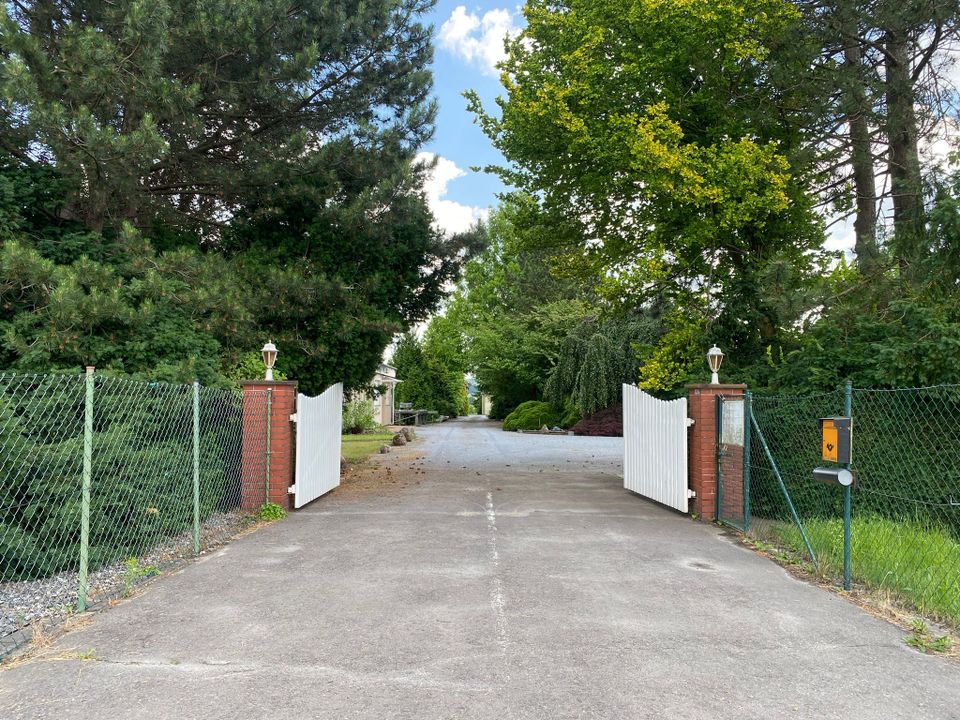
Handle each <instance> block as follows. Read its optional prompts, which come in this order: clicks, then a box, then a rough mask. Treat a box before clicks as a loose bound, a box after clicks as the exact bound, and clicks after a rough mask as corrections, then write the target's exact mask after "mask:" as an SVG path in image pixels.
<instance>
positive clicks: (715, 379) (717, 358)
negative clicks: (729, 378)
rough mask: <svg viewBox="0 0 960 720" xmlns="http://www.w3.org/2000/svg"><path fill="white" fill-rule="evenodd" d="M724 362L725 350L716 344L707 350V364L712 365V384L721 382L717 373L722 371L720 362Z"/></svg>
mask: <svg viewBox="0 0 960 720" xmlns="http://www.w3.org/2000/svg"><path fill="white" fill-rule="evenodd" d="M722 362H723V351H722V350H720V348H718V347H717V346H716V345H714V346H713V347H712V348H710V349H709V350H708V351H707V365H709V366H710V372H711V373H712V374H711V376H710V383H711V384H712V385H719V384H720V377H719V376H718V375H717V373H718V372H719V371H720V363H722Z"/></svg>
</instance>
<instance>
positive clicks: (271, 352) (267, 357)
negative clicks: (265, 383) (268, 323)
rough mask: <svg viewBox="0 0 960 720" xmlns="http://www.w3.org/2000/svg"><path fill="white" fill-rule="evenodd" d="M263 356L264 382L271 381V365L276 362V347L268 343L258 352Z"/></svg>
mask: <svg viewBox="0 0 960 720" xmlns="http://www.w3.org/2000/svg"><path fill="white" fill-rule="evenodd" d="M260 354H261V355H262V356H263V364H264V365H266V366H267V375H266V377H265V378H264V379H265V380H273V364H274V363H275V362H276V361H277V346H276V345H274V344H273V342H272V341H271V342H268V343H267V344H266V345H264V346H263V350H261V351H260Z"/></svg>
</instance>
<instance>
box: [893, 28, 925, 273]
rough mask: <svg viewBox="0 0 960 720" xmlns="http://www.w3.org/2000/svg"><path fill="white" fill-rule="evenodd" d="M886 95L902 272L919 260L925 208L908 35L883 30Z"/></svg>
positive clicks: (897, 248) (897, 246)
mask: <svg viewBox="0 0 960 720" xmlns="http://www.w3.org/2000/svg"><path fill="white" fill-rule="evenodd" d="M884 55H885V60H884V70H885V71H886V78H885V83H886V97H887V127H886V130H887V143H888V145H889V149H888V155H887V163H888V167H889V171H890V180H891V190H892V192H893V225H894V240H893V250H894V255H895V257H896V259H897V262H898V263H899V265H900V268H901V270H902V271H903V272H904V273H907V274H909V269H910V267H912V266H913V265H914V264H915V263H916V261H917V260H918V259H919V255H920V249H921V247H922V238H923V228H924V211H923V199H922V195H921V187H922V182H921V171H920V157H919V150H918V147H917V116H916V110H915V108H914V101H915V98H914V88H913V80H912V78H911V63H910V47H909V40H908V37H907V34H906V33H905V32H902V31H899V30H890V29H888V30H885V32H884Z"/></svg>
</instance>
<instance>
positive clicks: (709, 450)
mask: <svg viewBox="0 0 960 720" xmlns="http://www.w3.org/2000/svg"><path fill="white" fill-rule="evenodd" d="M746 388H747V386H746V385H687V396H688V402H687V414H688V416H689V417H690V418H692V419H693V426H692V427H691V428H690V442H689V444H688V449H689V452H690V463H689V468H688V471H689V473H690V489H691V490H693V491H694V492H695V493H696V497H695V498H694V499H693V503H692V510H691V511H692V512H694V513H696V514H697V516H698V517H699V518H700V519H701V520H713V519H714V518H715V517H716V514H717V396H718V395H727V396H731V395H743V391H744V390H746ZM742 465H743V463H742V455H741V469H740V473H741V482H742V477H743V469H742ZM741 497H742V496H741Z"/></svg>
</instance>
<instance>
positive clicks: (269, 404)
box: [263, 388, 273, 503]
mask: <svg viewBox="0 0 960 720" xmlns="http://www.w3.org/2000/svg"><path fill="white" fill-rule="evenodd" d="M272 429H273V388H267V447H266V457H265V458H264V460H265V461H266V477H265V479H264V486H263V502H264V503H268V502H270V431H271V430H272Z"/></svg>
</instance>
